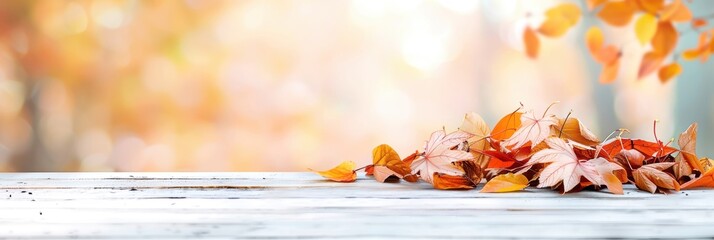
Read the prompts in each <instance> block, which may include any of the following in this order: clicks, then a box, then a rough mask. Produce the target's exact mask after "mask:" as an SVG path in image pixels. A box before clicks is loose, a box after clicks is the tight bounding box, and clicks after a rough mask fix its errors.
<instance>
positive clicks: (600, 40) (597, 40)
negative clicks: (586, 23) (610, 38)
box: [585, 26, 605, 57]
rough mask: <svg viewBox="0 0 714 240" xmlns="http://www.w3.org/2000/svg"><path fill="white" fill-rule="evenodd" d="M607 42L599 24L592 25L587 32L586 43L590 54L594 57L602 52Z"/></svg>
mask: <svg viewBox="0 0 714 240" xmlns="http://www.w3.org/2000/svg"><path fill="white" fill-rule="evenodd" d="M604 43H605V37H603V34H602V30H600V28H599V27H597V26H592V27H590V29H588V31H587V32H586V33H585V44H586V45H587V46H588V50H589V51H590V55H592V56H593V57H594V56H596V55H597V54H598V52H600V49H602V47H603V44H604Z"/></svg>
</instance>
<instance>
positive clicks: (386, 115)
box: [372, 86, 412, 123]
mask: <svg viewBox="0 0 714 240" xmlns="http://www.w3.org/2000/svg"><path fill="white" fill-rule="evenodd" d="M372 104H373V106H374V107H373V109H375V111H376V113H377V116H379V117H380V118H381V119H382V120H383V121H388V122H392V123H399V122H404V121H407V120H409V118H410V117H411V114H412V100H411V99H410V98H409V95H407V94H406V93H405V92H404V91H402V90H399V89H397V88H393V87H387V86H385V87H383V88H382V89H380V90H378V91H377V93H376V96H375V98H374V102H372Z"/></svg>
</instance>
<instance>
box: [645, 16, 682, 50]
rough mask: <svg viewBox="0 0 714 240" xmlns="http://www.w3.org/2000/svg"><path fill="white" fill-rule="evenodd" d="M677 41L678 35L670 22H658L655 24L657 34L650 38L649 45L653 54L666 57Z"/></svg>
mask: <svg viewBox="0 0 714 240" xmlns="http://www.w3.org/2000/svg"><path fill="white" fill-rule="evenodd" d="M678 40H679V33H678V32H677V29H675V28H674V25H672V22H659V23H658V24H657V32H656V33H655V35H654V37H652V42H650V44H652V51H653V52H656V53H657V54H658V55H659V56H667V55H669V54H670V53H671V52H672V50H674V47H676V46H677V41H678Z"/></svg>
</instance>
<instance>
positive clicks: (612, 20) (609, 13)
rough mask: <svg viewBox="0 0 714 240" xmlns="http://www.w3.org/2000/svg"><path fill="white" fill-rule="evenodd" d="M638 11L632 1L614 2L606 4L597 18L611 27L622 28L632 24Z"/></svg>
mask: <svg viewBox="0 0 714 240" xmlns="http://www.w3.org/2000/svg"><path fill="white" fill-rule="evenodd" d="M636 10H637V9H636V8H635V6H633V4H632V3H630V1H613V2H608V3H606V4H605V6H604V7H603V8H602V10H600V12H599V13H598V14H597V16H598V17H599V18H600V19H602V20H603V21H605V22H606V23H608V24H610V25H613V26H618V27H622V26H625V25H627V23H629V22H630V20H631V19H632V15H634V14H635V11H636Z"/></svg>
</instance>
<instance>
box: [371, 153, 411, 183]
mask: <svg viewBox="0 0 714 240" xmlns="http://www.w3.org/2000/svg"><path fill="white" fill-rule="evenodd" d="M372 163H373V164H374V166H375V167H377V166H385V167H387V168H389V169H391V170H392V171H394V172H395V173H397V174H399V175H398V177H399V178H404V180H407V181H409V182H416V181H417V180H418V178H417V177H416V176H415V175H411V172H412V169H411V168H410V167H409V165H407V164H406V163H404V162H402V159H401V158H400V157H399V154H398V153H397V151H394V149H393V148H392V147H391V146H389V145H387V144H382V145H379V146H377V147H375V148H374V150H372ZM375 170H376V168H375ZM382 172H383V173H384V171H382ZM375 177H376V173H375ZM385 178H386V177H385ZM378 180H379V179H378ZM380 182H383V181H380Z"/></svg>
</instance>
